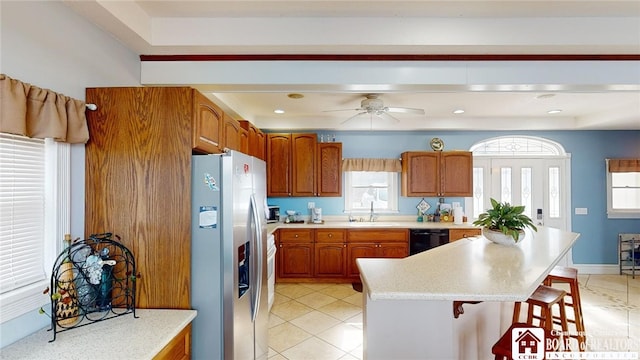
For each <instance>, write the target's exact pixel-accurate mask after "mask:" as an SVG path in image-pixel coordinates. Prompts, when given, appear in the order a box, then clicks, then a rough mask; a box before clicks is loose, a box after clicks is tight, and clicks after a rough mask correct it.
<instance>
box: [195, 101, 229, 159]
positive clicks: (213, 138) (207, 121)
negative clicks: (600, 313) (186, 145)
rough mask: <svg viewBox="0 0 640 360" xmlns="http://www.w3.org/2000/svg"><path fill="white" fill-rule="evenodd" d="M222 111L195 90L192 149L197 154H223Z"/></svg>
mask: <svg viewBox="0 0 640 360" xmlns="http://www.w3.org/2000/svg"><path fill="white" fill-rule="evenodd" d="M223 117H224V114H223V112H222V109H220V108H219V107H218V106H216V105H215V104H214V103H213V102H211V100H209V99H208V98H207V97H205V96H204V95H202V94H201V93H200V92H199V91H198V90H195V89H194V90H193V130H192V148H193V150H195V151H196V152H200V153H205V154H215V153H220V152H222V144H220V141H221V140H222V137H221V136H220V134H221V133H222V119H223Z"/></svg>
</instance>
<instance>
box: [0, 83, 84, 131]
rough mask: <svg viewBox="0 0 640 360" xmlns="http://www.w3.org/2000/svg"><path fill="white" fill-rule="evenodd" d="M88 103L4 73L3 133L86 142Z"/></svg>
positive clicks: (1, 98)
mask: <svg viewBox="0 0 640 360" xmlns="http://www.w3.org/2000/svg"><path fill="white" fill-rule="evenodd" d="M85 108H86V107H85V102H84V101H81V100H76V99H73V98H70V97H68V96H65V95H62V94H58V93H55V92H53V91H51V90H47V89H41V88H39V87H36V86H33V85H30V84H27V83H23V82H21V81H19V80H15V79H12V78H10V77H8V76H6V75H4V74H0V132H3V133H9V134H16V135H23V136H28V137H33V138H39V139H44V138H53V139H55V140H56V141H60V142H67V143H86V142H87V141H88V140H89V129H88V128H87V119H86V117H85Z"/></svg>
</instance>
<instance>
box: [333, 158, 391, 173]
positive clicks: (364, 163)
mask: <svg viewBox="0 0 640 360" xmlns="http://www.w3.org/2000/svg"><path fill="white" fill-rule="evenodd" d="M342 170H343V171H388V172H401V171H402V164H401V163H400V159H363V158H358V159H344V160H342Z"/></svg>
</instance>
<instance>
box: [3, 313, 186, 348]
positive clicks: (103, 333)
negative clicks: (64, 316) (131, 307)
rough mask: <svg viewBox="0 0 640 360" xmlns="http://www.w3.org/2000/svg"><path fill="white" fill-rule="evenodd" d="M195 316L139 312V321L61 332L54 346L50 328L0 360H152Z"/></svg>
mask: <svg viewBox="0 0 640 360" xmlns="http://www.w3.org/2000/svg"><path fill="white" fill-rule="evenodd" d="M196 313H197V312H196V311H195V310H171V309H158V310H155V309H136V316H138V318H134V317H133V314H127V315H122V316H119V317H116V318H112V319H108V320H104V321H99V322H96V323H93V324H90V325H87V326H83V327H79V328H75V329H71V330H68V331H64V332H59V333H58V334H57V335H56V341H54V342H51V343H50V342H49V341H50V340H51V339H53V333H52V332H51V331H47V329H48V328H49V327H47V328H45V329H42V330H39V331H37V332H35V333H34V334H31V335H29V336H27V337H25V338H23V339H21V340H19V341H17V342H15V343H13V344H11V345H8V346H6V347H4V348H2V349H0V359H11V360H14V359H30V360H31V359H60V360H75V359H78V360H80V359H94V360H97V359H105V360H107V359H108V360H113V359H152V358H153V357H154V356H155V355H157V354H158V353H159V352H160V351H161V350H162V349H163V348H164V347H165V346H166V345H167V344H168V343H169V342H170V341H171V340H172V339H173V338H174V337H175V336H176V335H178V334H179V333H180V331H182V330H183V329H184V328H185V327H186V326H187V325H189V323H191V321H192V320H193V319H194V318H195V317H196ZM43 316H44V315H43Z"/></svg>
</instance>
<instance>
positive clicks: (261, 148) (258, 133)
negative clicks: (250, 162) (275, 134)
mask: <svg viewBox="0 0 640 360" xmlns="http://www.w3.org/2000/svg"><path fill="white" fill-rule="evenodd" d="M240 127H241V128H243V129H245V130H246V131H247V145H248V152H247V153H246V154H249V155H251V156H255V157H257V158H258V159H262V160H266V156H265V154H266V149H265V134H264V133H263V132H262V130H260V129H258V128H257V127H255V126H254V125H253V124H252V123H251V122H249V121H247V120H240ZM241 136H242V134H241Z"/></svg>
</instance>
